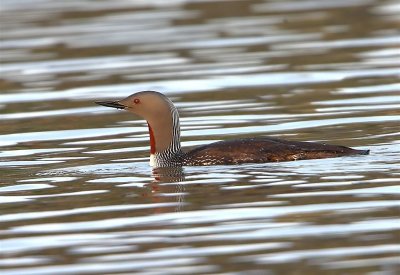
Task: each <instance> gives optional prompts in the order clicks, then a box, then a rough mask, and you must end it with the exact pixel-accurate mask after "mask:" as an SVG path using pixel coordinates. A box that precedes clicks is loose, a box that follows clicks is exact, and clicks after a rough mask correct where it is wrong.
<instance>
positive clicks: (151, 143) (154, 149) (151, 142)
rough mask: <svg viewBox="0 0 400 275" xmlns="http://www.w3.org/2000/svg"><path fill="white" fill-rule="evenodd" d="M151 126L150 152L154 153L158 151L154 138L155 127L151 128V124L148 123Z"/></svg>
mask: <svg viewBox="0 0 400 275" xmlns="http://www.w3.org/2000/svg"><path fill="white" fill-rule="evenodd" d="M147 126H149V134H150V154H152V155H154V154H155V153H156V140H155V138H154V133H153V129H152V128H151V126H150V124H149V123H147Z"/></svg>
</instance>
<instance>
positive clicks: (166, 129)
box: [147, 102, 184, 167]
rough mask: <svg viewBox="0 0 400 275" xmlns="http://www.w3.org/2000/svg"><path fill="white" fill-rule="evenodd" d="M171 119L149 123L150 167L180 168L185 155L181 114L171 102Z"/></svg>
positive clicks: (161, 118)
mask: <svg viewBox="0 0 400 275" xmlns="http://www.w3.org/2000/svg"><path fill="white" fill-rule="evenodd" d="M169 103H170V104H169V117H168V116H166V117H160V118H159V119H157V120H156V121H151V122H147V124H148V128H149V135H150V166H152V167H169V166H180V165H181V164H182V159H183V156H184V153H183V152H182V150H181V141H180V124H179V113H178V110H177V109H176V108H175V106H174V105H173V104H172V102H169Z"/></svg>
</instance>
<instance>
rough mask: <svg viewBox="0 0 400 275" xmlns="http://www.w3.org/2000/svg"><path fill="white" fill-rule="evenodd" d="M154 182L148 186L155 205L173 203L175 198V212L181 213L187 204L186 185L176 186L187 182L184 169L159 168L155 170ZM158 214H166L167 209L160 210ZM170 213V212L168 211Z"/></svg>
mask: <svg viewBox="0 0 400 275" xmlns="http://www.w3.org/2000/svg"><path fill="white" fill-rule="evenodd" d="M153 178H154V181H153V182H152V183H150V184H149V185H147V186H148V187H150V188H151V193H150V194H147V195H145V196H150V197H151V200H152V201H153V203H160V202H171V198H175V199H174V200H175V202H176V203H177V205H176V207H175V211H176V212H179V211H181V209H182V207H183V205H184V202H185V196H186V193H185V185H183V184H179V183H177V184H174V183H175V182H181V181H184V180H185V175H184V171H183V168H182V167H158V168H154V169H153ZM156 212H157V213H162V212H166V209H165V208H161V209H158V210H157V211H156ZM168 212H169V211H168Z"/></svg>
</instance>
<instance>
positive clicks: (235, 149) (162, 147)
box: [96, 91, 369, 167]
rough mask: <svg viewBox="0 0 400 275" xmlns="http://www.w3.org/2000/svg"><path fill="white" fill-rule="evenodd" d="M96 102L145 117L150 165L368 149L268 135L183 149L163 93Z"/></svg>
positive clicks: (175, 115)
mask: <svg viewBox="0 0 400 275" xmlns="http://www.w3.org/2000/svg"><path fill="white" fill-rule="evenodd" d="M96 103H97V104H99V105H103V106H106V107H112V108H117V109H124V110H127V111H128V112H131V113H134V114H136V115H139V116H141V117H142V118H144V119H145V120H146V121H147V125H148V127H149V134H150V165H151V166H153V167H169V166H185V165H189V166H194V165H228V164H241V163H264V162H277V161H291V160H304V159H321V158H331V157H340V156H347V155H357V154H359V155H367V154H368V153H369V150H355V149H352V148H348V147H344V146H337V145H328V144H323V143H317V142H299V141H288V140H283V139H279V138H271V137H259V138H243V139H234V140H227V141H219V142H214V143H211V144H208V145H204V146H199V147H197V148H195V149H194V150H191V151H189V152H183V151H182V149H181V143H180V125H179V114H178V110H177V109H176V107H175V106H174V104H173V103H172V102H171V100H169V99H168V98H167V97H166V96H165V95H163V94H161V93H159V92H154V91H142V92H138V93H135V94H132V95H130V96H128V97H127V98H125V99H122V100H119V101H98V102H96Z"/></svg>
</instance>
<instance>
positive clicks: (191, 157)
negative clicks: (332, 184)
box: [184, 137, 369, 165]
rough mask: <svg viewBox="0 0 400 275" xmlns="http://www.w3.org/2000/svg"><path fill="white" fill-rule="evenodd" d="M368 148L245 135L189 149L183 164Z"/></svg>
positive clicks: (237, 161) (282, 158) (257, 160)
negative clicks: (244, 137) (240, 137)
mask: <svg viewBox="0 0 400 275" xmlns="http://www.w3.org/2000/svg"><path fill="white" fill-rule="evenodd" d="M368 153H369V151H368V150H355V149H352V148H349V147H344V146H337V145H328V144H323V143H317V142H300V141H288V140H283V139H278V138H271V137H262V138H246V139H234V140H228V141H219V142H215V143H211V144H208V145H204V146H200V147H197V148H195V149H194V150H192V151H189V152H187V153H186V156H185V160H184V165H213V164H214V165H215V164H219V165H225V164H240V163H263V162H278V161H293V160H304V159H321V158H332V157H340V156H346V155H357V154H361V155H366V154H368Z"/></svg>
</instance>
